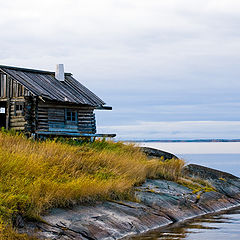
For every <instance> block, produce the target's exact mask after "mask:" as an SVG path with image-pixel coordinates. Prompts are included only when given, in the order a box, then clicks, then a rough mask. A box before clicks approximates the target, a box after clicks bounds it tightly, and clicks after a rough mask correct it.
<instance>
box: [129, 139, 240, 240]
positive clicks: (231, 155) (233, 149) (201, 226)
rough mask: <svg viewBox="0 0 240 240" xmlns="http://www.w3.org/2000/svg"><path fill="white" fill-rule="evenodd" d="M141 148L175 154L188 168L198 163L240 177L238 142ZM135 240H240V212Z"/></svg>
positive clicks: (186, 224) (195, 222)
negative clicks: (183, 160)
mask: <svg viewBox="0 0 240 240" xmlns="http://www.w3.org/2000/svg"><path fill="white" fill-rule="evenodd" d="M139 145H141V146H146V147H153V148H157V149H160V150H164V151H168V152H171V153H173V154H175V155H177V156H178V157H180V158H183V159H185V161H186V162H187V163H188V164H189V163H195V164H199V165H203V166H206V167H210V168H215V169H218V170H221V171H225V172H229V173H231V174H233V175H236V176H238V177H240V143H238V142H210V143H201V142H200V143H199V142H198V143H195V142H191V143H189V142H187V143H186V142H180V143H159V142H153V143H151V142H144V143H140V144H139ZM131 239H135V240H140V239H141V240H156V239H165V240H170V239H171V240H172V239H178V240H180V239H188V240H205V239H206V240H216V239H217V240H240V208H236V209H232V210H229V211H225V212H221V213H219V214H215V215H206V216H203V217H200V218H196V219H192V220H189V221H187V222H184V223H180V224H173V225H171V226H169V227H168V228H163V229H161V228H160V229H157V230H154V231H151V232H148V233H147V234H144V235H142V236H138V237H134V238H131Z"/></svg>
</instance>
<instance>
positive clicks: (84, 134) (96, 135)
mask: <svg viewBox="0 0 240 240" xmlns="http://www.w3.org/2000/svg"><path fill="white" fill-rule="evenodd" d="M36 134H37V135H45V136H68V137H111V138H113V137H116V134H99V133H96V134H91V133H79V132H49V131H46V132H45V131H36Z"/></svg>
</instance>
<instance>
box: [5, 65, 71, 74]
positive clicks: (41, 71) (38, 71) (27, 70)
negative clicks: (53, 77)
mask: <svg viewBox="0 0 240 240" xmlns="http://www.w3.org/2000/svg"><path fill="white" fill-rule="evenodd" d="M1 68H7V69H10V70H16V71H24V72H32V73H43V74H55V72H51V71H45V70H37V69H31V68H21V67H13V66H7V65H0V69H1ZM64 74H65V76H72V73H64Z"/></svg>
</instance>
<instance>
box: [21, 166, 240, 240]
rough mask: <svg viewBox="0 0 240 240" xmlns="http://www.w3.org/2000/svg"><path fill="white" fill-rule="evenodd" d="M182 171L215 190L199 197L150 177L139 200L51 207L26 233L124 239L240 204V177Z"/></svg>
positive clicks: (202, 169) (139, 190)
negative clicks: (208, 183) (69, 207)
mask: <svg viewBox="0 0 240 240" xmlns="http://www.w3.org/2000/svg"><path fill="white" fill-rule="evenodd" d="M184 174H185V175H186V176H191V177H193V178H194V177H195V178H201V179H205V180H207V181H208V182H210V183H211V184H212V185H213V186H214V188H215V189H216V191H211V192H203V193H202V194H201V197H199V195H198V194H197V193H195V194H194V193H193V191H192V190H191V189H189V188H187V187H184V186H182V185H179V184H177V183H175V182H171V181H166V180H150V179H149V180H147V181H146V182H145V183H144V184H143V185H142V186H140V187H136V191H135V197H136V201H135V202H130V201H106V202H97V203H96V204H94V205H87V206H84V205H82V206H76V207H73V208H72V209H53V210H51V211H50V212H49V213H48V214H47V215H45V216H43V217H42V218H43V220H44V222H42V223H29V224H26V226H25V228H23V229H22V231H25V232H26V231H27V232H34V231H36V229H38V232H37V236H38V237H40V238H42V239H46V238H47V239H60V240H63V239H64V240H65V239H82V240H86V239H88V240H93V239H94V240H95V239H98V240H103V239H106V240H112V239H122V238H125V237H127V236H130V235H135V234H140V233H143V232H146V231H149V230H152V229H156V228H159V227H163V226H166V225H169V224H171V223H174V222H179V221H184V220H186V219H189V218H193V217H196V216H199V215H203V214H207V213H214V212H217V211H220V210H224V209H227V208H231V207H235V206H238V205H239V204H240V179H239V178H237V177H235V176H233V175H231V174H228V173H224V172H220V171H217V170H214V169H210V168H206V167H202V166H199V165H193V164H191V165H188V166H187V167H185V169H184Z"/></svg>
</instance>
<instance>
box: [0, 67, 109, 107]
mask: <svg viewBox="0 0 240 240" xmlns="http://www.w3.org/2000/svg"><path fill="white" fill-rule="evenodd" d="M0 70H1V71H3V72H4V73H6V74H7V75H9V76H11V77H12V78H13V79H15V80H17V81H18V82H19V83H21V84H22V85H23V86H24V87H26V88H27V89H28V90H29V91H30V92H31V93H32V94H33V95H34V96H40V97H42V98H45V99H48V100H52V101H59V102H65V103H66V102H69V103H75V104H86V105H91V106H94V107H101V106H102V105H104V104H105V103H104V101H102V100H101V99H100V98H99V97H98V96H96V95H95V94H94V93H93V92H91V91H90V90H89V89H88V88H86V87H85V86H83V85H82V84H81V83H80V82H79V81H77V80H76V79H75V78H73V77H72V74H71V73H65V80H64V81H59V80H57V79H56V78H55V72H50V71H42V70H36V69H27V68H19V67H11V66H3V65H0Z"/></svg>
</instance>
